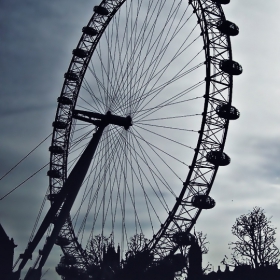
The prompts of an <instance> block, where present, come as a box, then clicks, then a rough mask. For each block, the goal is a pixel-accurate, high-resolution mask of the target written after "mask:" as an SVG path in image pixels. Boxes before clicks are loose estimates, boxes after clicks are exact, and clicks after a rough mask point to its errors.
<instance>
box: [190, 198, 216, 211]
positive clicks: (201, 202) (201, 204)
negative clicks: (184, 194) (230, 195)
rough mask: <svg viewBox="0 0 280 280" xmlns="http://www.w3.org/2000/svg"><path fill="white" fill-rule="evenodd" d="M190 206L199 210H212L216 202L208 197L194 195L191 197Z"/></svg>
mask: <svg viewBox="0 0 280 280" xmlns="http://www.w3.org/2000/svg"><path fill="white" fill-rule="evenodd" d="M191 202H192V205H193V206H194V207H196V208H199V209H212V208H214V207H215V205H216V202H215V200H214V199H213V198H211V197H210V196H208V195H201V194H200V195H195V196H193V198H192V200H191Z"/></svg>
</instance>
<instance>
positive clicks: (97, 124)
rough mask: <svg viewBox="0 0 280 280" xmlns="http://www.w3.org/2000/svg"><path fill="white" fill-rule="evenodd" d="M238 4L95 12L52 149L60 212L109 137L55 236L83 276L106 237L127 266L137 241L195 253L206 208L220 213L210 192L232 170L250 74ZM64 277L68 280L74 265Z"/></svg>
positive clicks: (68, 79) (108, 1)
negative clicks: (237, 85)
mask: <svg viewBox="0 0 280 280" xmlns="http://www.w3.org/2000/svg"><path fill="white" fill-rule="evenodd" d="M228 2H229V1H221V0H220V1H218V0H216V1H213V0H212V1H210V0H209V1H207V0H206V1H200V0H194V1H189V2H188V1H176V0H174V1H140V0H139V1H133V0H127V1H121V0H119V1H118V0H117V1H112V0H104V1H102V2H101V3H100V5H99V6H96V7H94V14H93V16H92V18H91V19H90V21H89V23H88V25H87V26H85V27H84V28H83V30H82V36H81V39H80V41H79V43H78V45H77V47H76V48H75V49H74V50H73V57H72V60H71V62H70V65H69V68H68V70H67V72H66V73H65V76H64V78H65V80H64V84H63V88H62V91H61V95H60V97H59V98H58V107H57V113H56V117H55V121H54V123H53V127H54V129H53V137H52V143H51V146H50V170H49V172H48V176H49V178H50V179H49V183H50V188H49V194H48V199H49V200H50V201H51V203H52V204H53V203H54V201H55V199H56V196H58V195H59V194H60V192H61V189H62V186H63V185H64V184H65V181H66V179H67V177H68V175H69V174H70V173H71V172H72V170H73V169H74V166H75V165H76V163H77V161H78V160H79V158H80V157H81V155H82V154H83V152H84V150H85V149H86V147H87V146H88V143H89V142H90V140H91V139H92V135H96V134H98V133H99V136H98V137H99V138H98V140H96V143H97V147H96V150H95V153H94V156H93V159H92V160H91V161H90V163H89V167H88V169H86V174H85V176H84V178H83V180H82V185H81V188H80V190H79V193H78V195H77V198H75V202H74V205H73V207H72V210H71V215H70V216H69V217H68V218H67V220H66V223H64V224H63V226H62V229H61V231H60V233H59V237H58V238H57V239H56V244H57V245H60V246H61V248H62V251H63V253H64V255H65V256H66V257H67V259H68V264H69V265H70V266H71V267H72V270H73V269H74V270H75V269H76V270H81V271H82V270H85V269H86V268H87V266H89V265H91V257H90V255H89V246H90V243H91V240H93V238H94V237H95V236H97V235H99V236H100V237H101V240H103V239H105V237H110V242H113V243H114V244H115V245H119V253H120V257H121V258H124V256H125V254H126V252H127V250H128V243H129V241H130V238H131V237H133V236H135V235H137V234H144V235H145V237H146V238H148V239H149V242H148V244H147V247H148V249H149V250H150V251H153V253H154V254H155V256H156V257H158V258H161V257H163V256H166V255H167V254H170V251H172V250H173V251H174V252H175V251H176V250H177V249H178V248H179V247H180V246H187V245H188V241H187V240H188V238H189V236H190V235H189V233H190V230H191V229H192V227H193V225H194V224H195V223H196V221H197V219H198V216H199V214H200V212H201V210H202V209H210V208H213V207H214V206H215V201H214V200H213V199H212V198H211V197H210V196H209V193H210V190H211V188H212V185H213V182H214V179H215V176H216V173H217V170H218V167H219V166H224V165H227V164H229V163H230V158H229V157H228V156H227V155H226V154H225V153H224V152H223V150H224V145H225V140H226V136H227V129H228V123H229V120H233V119H237V118H238V117H239V112H238V110H237V109H235V108H234V107H233V106H232V105H231V102H232V75H238V74H241V72H242V67H241V66H240V65H239V64H238V63H237V62H235V61H233V60H232V52H231V44H230V36H234V35H237V34H238V28H237V26H236V25H235V24H233V23H232V22H229V21H227V20H226V19H225V16H224V13H223V10H222V7H221V4H227V3H228ZM69 193H70V194H69ZM70 195H71V191H69V192H68V193H65V198H66V197H67V196H70ZM101 242H103V241H101ZM104 242H105V241H104ZM70 260H73V262H71V261H70ZM64 261H65V257H64ZM57 272H58V273H59V274H61V275H62V276H65V273H66V272H65V270H63V265H61V266H60V267H58V269H57Z"/></svg>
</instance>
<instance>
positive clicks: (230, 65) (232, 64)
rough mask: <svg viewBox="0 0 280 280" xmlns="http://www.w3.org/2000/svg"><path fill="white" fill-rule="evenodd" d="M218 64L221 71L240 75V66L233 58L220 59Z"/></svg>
mask: <svg viewBox="0 0 280 280" xmlns="http://www.w3.org/2000/svg"><path fill="white" fill-rule="evenodd" d="M219 66H220V69H221V70H222V71H224V72H225V73H228V74H230V75H240V74H241V73H242V66H241V65H240V64H239V63H238V62H236V61H233V60H229V59H225V60H221V61H220V65H219Z"/></svg>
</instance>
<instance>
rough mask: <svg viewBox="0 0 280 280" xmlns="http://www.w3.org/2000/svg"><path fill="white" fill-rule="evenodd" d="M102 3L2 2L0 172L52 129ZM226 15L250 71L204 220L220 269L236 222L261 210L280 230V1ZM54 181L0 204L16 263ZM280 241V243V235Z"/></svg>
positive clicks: (249, 4) (43, 159)
mask: <svg viewBox="0 0 280 280" xmlns="http://www.w3.org/2000/svg"><path fill="white" fill-rule="evenodd" d="M96 3H98V2H97V1H90V0H82V1H74V0H61V1H59V4H58V2H57V1H53V0H51V1H47V2H38V1H35V0H26V1H21V2H18V1H15V0H9V1H7V0H6V1H5V0H4V1H1V10H0V28H1V29H0V32H1V44H0V66H1V68H0V71H1V72H0V95H1V103H0V117H1V119H0V127H1V141H0V143H1V145H0V177H1V176H2V175H4V174H5V172H7V171H8V170H9V169H10V168H12V167H13V166H14V165H15V164H16V163H17V162H18V161H19V160H20V159H21V158H22V157H24V156H25V155H26V154H27V153H28V152H29V151H30V150H32V149H33V148H34V147H35V146H36V145H37V144H38V143H39V142H40V141H41V140H43V139H44V138H46V137H47V136H48V135H49V134H50V133H51V132H52V127H51V123H52V121H53V120H54V117H55V111H56V106H57V103H56V98H57V97H58V96H59V94H60V91H61V87H62V83H63V74H64V73H65V71H66V69H67V68H68V64H69V62H70V59H71V52H72V49H73V48H74V47H75V46H76V44H77V42H78V40H79V38H80V35H81V28H82V27H83V26H84V25H86V24H87V22H88V20H89V18H90V17H91V15H92V8H93V6H94V5H96ZM224 11H225V14H226V17H227V19H228V20H231V21H233V22H235V23H236V24H237V25H238V26H239V28H240V34H239V35H238V36H237V37H234V38H232V48H233V58H234V60H236V61H238V62H239V63H240V64H241V65H242V66H243V69H244V72H243V74H242V75H241V76H238V77H234V90H233V105H234V106H235V107H237V108H238V109H239V110H240V113H241V117H240V119H239V120H237V121H233V122H231V123H230V127H229V132H228V138H227V142H226V146H225V152H226V153H227V154H228V155H230V157H231V160H232V162H231V164H230V165H229V166H228V167H226V168H223V167H221V168H220V169H219V172H218V175H217V178H216V180H215V183H214V186H213V189H212V191H211V196H212V197H213V198H214V199H215V200H216V207H215V208H214V209H212V210H206V211H203V212H202V214H201V215H200V217H199V219H198V222H197V224H196V230H201V231H203V232H204V233H206V234H207V236H208V241H209V242H210V245H209V253H208V255H207V256H205V257H204V261H205V262H206V263H207V262H210V263H211V264H213V265H214V268H215V270H216V269H217V266H218V265H220V261H221V260H222V259H223V257H224V255H225V254H227V255H228V256H229V254H230V251H229V250H228V243H229V242H230V241H233V240H234V238H233V236H232V235H231V226H232V225H233V224H234V221H235V219H236V218H237V217H238V216H240V215H241V214H245V213H247V212H248V211H249V210H251V209H252V208H253V207H254V206H260V207H262V208H264V209H265V212H266V214H267V216H268V217H270V216H272V224H273V225H274V226H276V227H278V228H279V230H277V237H279V236H280V233H279V231H280V203H279V201H280V160H279V157H280V143H279V136H280V128H279V123H280V111H279V102H280V96H279V89H278V87H279V82H278V81H279V74H280V70H279V63H280V55H279V50H280V41H279V36H278V33H279V30H278V29H279V28H278V27H279V14H280V3H279V1H277V0H270V1H267V2H264V1H261V0H246V1H242V0H232V1H231V3H230V4H229V5H227V6H224ZM49 143H50V139H49V141H46V143H45V144H44V145H43V146H41V147H40V149H39V150H38V151H37V152H35V153H34V154H33V155H32V159H30V160H27V161H26V162H25V163H24V164H22V165H20V166H19V167H18V168H17V169H16V170H15V171H14V172H13V173H12V174H13V175H11V176H10V177H8V176H7V178H5V179H3V180H2V181H1V182H0V194H1V197H2V195H4V194H5V193H7V192H8V191H10V190H11V189H12V188H13V187H14V186H16V185H17V184H19V183H21V182H22V180H24V179H26V177H27V176H29V175H31V174H32V173H33V172H35V171H37V170H38V169H39V168H40V167H42V166H43V165H45V164H46V163H48V161H49V153H48V151H47V149H48V146H49V145H50V144H49ZM47 186H48V180H47V176H46V169H45V170H44V171H42V172H41V173H39V174H38V176H36V177H35V179H34V180H32V184H28V183H27V184H25V185H23V186H22V187H21V188H19V189H18V190H17V191H15V192H14V193H13V194H11V195H10V196H8V197H7V198H5V199H4V200H1V201H0V222H1V224H2V225H3V227H4V229H5V230H6V232H7V234H8V235H9V236H10V237H13V238H14V240H15V243H16V244H18V247H17V249H16V253H15V259H16V258H17V256H18V254H19V253H22V252H23V251H24V249H25V247H26V242H27V241H28V239H29V236H30V233H31V230H32V227H33V224H34V221H35V218H36V215H37V213H38V210H39V208H40V205H41V202H42V200H43V196H44V194H45V192H46V189H47ZM276 244H277V246H278V247H280V237H279V238H277V242H276ZM36 252H37V250H36ZM36 254H37V253H35V254H34V256H36ZM59 254H60V252H59V250H58V249H57V248H56V249H55V250H54V252H53V253H52V257H51V258H50V261H49V262H48V263H47V265H46V269H48V268H50V271H49V272H48V273H47V274H46V276H45V277H44V279H46V280H49V279H60V277H59V276H58V275H57V274H56V273H54V266H55V265H56V262H57V261H58V259H59V257H58V256H59ZM33 259H35V258H33ZM30 265H31V264H30Z"/></svg>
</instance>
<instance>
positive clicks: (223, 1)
mask: <svg viewBox="0 0 280 280" xmlns="http://www.w3.org/2000/svg"><path fill="white" fill-rule="evenodd" d="M212 1H213V2H215V3H217V4H222V5H225V4H229V2H230V0H212Z"/></svg>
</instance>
